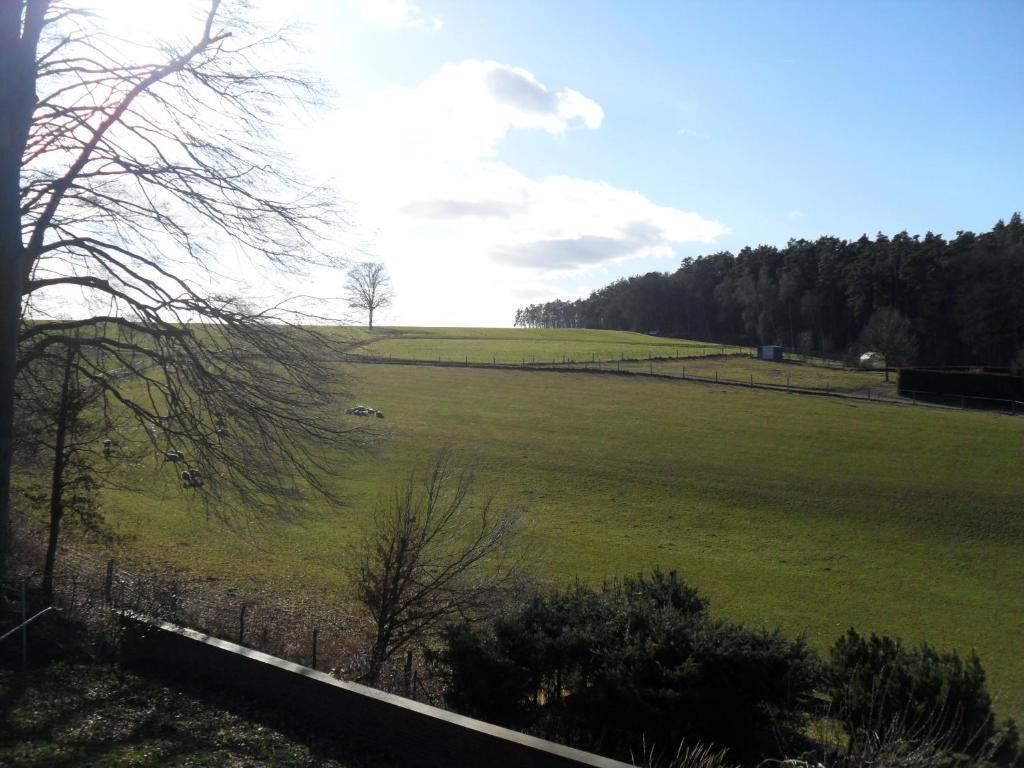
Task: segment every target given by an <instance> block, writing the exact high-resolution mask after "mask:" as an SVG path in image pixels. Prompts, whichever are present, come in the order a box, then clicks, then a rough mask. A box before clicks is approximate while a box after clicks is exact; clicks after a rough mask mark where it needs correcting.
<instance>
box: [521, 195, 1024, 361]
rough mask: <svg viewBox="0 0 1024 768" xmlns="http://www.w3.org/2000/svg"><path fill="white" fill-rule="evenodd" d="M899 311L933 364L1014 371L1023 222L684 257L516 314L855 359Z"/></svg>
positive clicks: (1023, 305) (1022, 352)
mask: <svg viewBox="0 0 1024 768" xmlns="http://www.w3.org/2000/svg"><path fill="white" fill-rule="evenodd" d="M879 312H883V313H888V314H890V315H895V314H897V313H898V315H899V316H901V317H902V318H905V319H906V321H907V322H908V324H909V327H910V329H911V333H912V336H913V339H912V340H913V342H914V344H913V347H914V348H915V350H916V351H915V355H914V358H915V359H910V360H906V361H905V362H906V363H917V364H927V365H959V364H987V365H1011V364H1014V362H1015V360H1016V361H1017V362H1020V359H1021V358H1022V357H1024V224H1022V222H1021V215H1020V213H1019V212H1018V213H1014V214H1013V216H1011V217H1010V219H1009V221H1008V222H1003V221H1002V220H1000V221H999V222H997V223H996V225H995V226H994V227H993V228H992V229H991V231H988V232H983V233H981V234H975V233H973V232H957V234H956V237H955V238H953V239H952V240H946V239H945V238H944V237H943V236H942V235H936V234H933V233H932V232H928V233H927V234H926V235H924V237H921V236H920V235H909V234H908V233H907V232H906V231H903V232H900V233H899V234H897V235H894V236H893V237H891V238H890V237H887V236H886V235H884V234H882V233H881V232H880V233H878V234H877V235H876V236H875V237H874V238H873V239H872V238H869V237H867V235H863V236H861V237H860V238H859V239H857V240H852V241H847V240H842V239H840V238H837V237H820V238H818V239H817V240H804V239H793V240H790V241H789V242H788V243H787V244H786V246H785V247H783V248H778V247H776V246H771V245H760V246H757V247H753V248H752V247H746V248H743V249H742V250H741V251H740V252H739V253H738V254H733V253H730V252H728V251H720V252H717V253H713V254H710V255H705V256H699V257H697V258H695V259H694V258H687V259H684V260H683V262H682V264H681V266H680V267H679V268H678V269H677V270H676V271H675V272H649V273H647V274H645V275H635V276H633V277H629V278H622V279H619V280H616V281H615V282H613V283H611V284H610V285H606V286H604V287H603V288H599V289H597V290H595V291H593V292H592V293H591V294H590V296H589V297H587V298H585V299H578V300H576V301H564V300H555V301H551V302H547V303H542V304H532V305H530V306H527V307H524V308H521V309H519V310H517V311H516V318H515V324H516V326H520V327H528V328H601V329H608V330H623V331H637V332H641V333H657V334H659V335H665V336H676V337H680V338H688V339H698V340H708V341H716V342H722V343H728V344H739V345H755V344H779V345H782V346H785V347H788V348H791V349H795V350H798V351H801V352H818V353H824V354H836V355H838V354H842V355H848V354H851V353H855V352H857V351H859V350H862V349H864V348H865V330H866V329H867V328H868V326H869V322H870V321H871V318H872V316H873V315H875V314H876V313H879Z"/></svg>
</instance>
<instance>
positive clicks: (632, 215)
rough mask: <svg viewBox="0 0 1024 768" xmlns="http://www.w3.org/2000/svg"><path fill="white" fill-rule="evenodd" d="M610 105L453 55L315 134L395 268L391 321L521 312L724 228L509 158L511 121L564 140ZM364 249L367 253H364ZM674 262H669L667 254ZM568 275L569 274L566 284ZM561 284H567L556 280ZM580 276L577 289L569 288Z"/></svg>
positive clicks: (463, 319)
mask: <svg viewBox="0 0 1024 768" xmlns="http://www.w3.org/2000/svg"><path fill="white" fill-rule="evenodd" d="M603 119H604V110H603V109H602V108H601V105H600V104H598V103H597V102H596V101H594V100H592V99H590V98H588V97H587V96H585V95H583V94H582V93H580V92H579V91H576V90H573V89H570V88H563V89H553V88H549V87H548V86H546V85H544V84H543V83H541V82H540V81H539V80H538V79H537V78H536V77H535V76H534V75H533V74H532V73H531V72H528V71H527V70H524V69H520V68H516V67H509V66H505V65H502V64H499V63H497V62H494V61H475V60H471V61H464V62H461V63H458V64H448V65H445V66H444V67H442V68H441V69H440V70H438V71H437V72H435V73H434V74H433V75H431V76H430V77H428V78H427V79H426V80H424V81H423V82H422V83H420V84H419V85H418V86H416V87H415V88H410V89H392V90H389V91H387V92H384V93H381V94H378V95H377V96H376V97H375V98H373V99H371V100H370V101H369V102H366V103H362V104H359V105H358V106H356V107H355V108H353V109H351V110H348V111H346V112H345V113H344V114H339V115H338V116H337V118H336V119H335V120H334V121H332V124H331V125H330V126H326V130H327V131H328V132H329V138H328V137H327V136H325V137H323V138H322V139H321V140H319V141H317V140H308V137H307V145H308V146H310V147H311V148H313V147H315V148H316V149H317V151H318V152H319V154H318V155H317V156H316V159H315V162H316V163H317V164H318V165H320V166H323V164H324V157H323V154H322V153H323V147H327V146H330V147H335V148H337V149H336V154H335V156H334V157H333V158H332V160H333V162H332V166H333V171H334V172H335V174H336V176H337V178H338V184H339V186H340V187H341V189H343V190H344V192H345V194H346V196H347V197H348V198H349V199H351V200H352V201H353V209H354V210H353V211H352V212H353V215H354V218H355V219H356V221H357V222H358V223H359V224H360V226H361V227H362V229H363V231H364V232H371V233H373V236H372V244H371V246H370V250H371V252H372V254H373V255H374V257H375V258H378V259H379V260H381V261H384V262H385V263H387V264H388V265H389V268H390V269H391V272H392V275H393V278H394V283H395V287H396V292H397V301H396V304H395V307H394V310H393V314H392V318H391V321H392V322H401V323H414V324H431V325H446V324H456V325H460V324H461V325H474V324H479V325H486V324H498V325H508V324H510V322H511V320H512V317H513V315H514V312H515V308H516V307H517V306H520V305H522V304H523V303H524V301H523V299H524V297H526V296H529V297H530V301H542V300H547V299H551V298H556V297H558V296H563V297H564V296H566V295H567V294H569V293H570V292H575V293H578V292H579V287H578V286H579V285H580V284H581V283H583V282H586V281H587V276H588V275H589V281H592V284H594V285H595V287H596V286H597V285H598V284H602V283H603V282H604V281H605V280H604V279H598V278H599V277H601V278H604V277H605V276H604V275H603V274H602V271H603V270H604V269H605V268H606V267H608V266H609V265H615V264H618V263H621V262H625V261H628V260H631V259H639V258H650V257H664V258H671V259H673V261H674V259H675V255H676V254H675V246H676V245H677V244H679V243H683V242H687V241H700V242H710V241H711V240H713V239H714V238H715V237H716V236H718V235H719V234H722V233H723V232H724V231H725V229H724V228H723V227H722V226H721V225H720V224H718V223H717V222H714V221H709V220H707V219H705V218H703V217H702V216H700V215H699V214H697V213H691V212H685V211H680V210H677V209H674V208H670V207H667V206H661V205H657V204H655V203H653V202H652V201H651V200H649V199H648V198H647V197H646V196H645V195H643V194H641V193H640V192H637V191H632V190H626V189H621V188H618V187H615V186H613V185H611V184H609V183H607V182H604V181H594V180H586V179H580V178H573V177H567V176H560V175H551V176H543V177H540V178H531V177H528V176H526V175H525V174H523V173H521V172H520V171H518V170H517V169H515V168H513V167H512V166H511V165H509V164H508V163H506V162H503V161H502V159H501V158H500V151H499V150H500V145H501V141H502V139H503V138H504V137H505V136H507V135H508V133H509V132H511V131H513V130H539V131H543V132H546V133H548V134H550V135H552V137H554V139H553V140H555V141H570V140H571V136H572V133H573V131H577V130H594V129H597V128H599V127H600V125H601V122H602V121H603ZM360 258H362V257H360ZM666 266H670V265H666ZM567 280H571V283H570V282H566V281H567ZM559 282H561V285H559ZM570 285H571V286H572V288H571V290H569V289H568V287H569V286H570Z"/></svg>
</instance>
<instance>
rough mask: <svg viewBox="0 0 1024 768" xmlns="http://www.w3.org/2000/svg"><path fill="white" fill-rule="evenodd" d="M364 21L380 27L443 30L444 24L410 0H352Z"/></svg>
mask: <svg viewBox="0 0 1024 768" xmlns="http://www.w3.org/2000/svg"><path fill="white" fill-rule="evenodd" d="M352 2H353V3H354V4H355V6H356V8H358V9H359V13H360V14H361V15H362V17H363V20H364V21H366V22H367V23H368V24H373V25H375V26H378V27H392V28H400V27H412V28H415V27H432V28H433V29H441V27H442V26H444V22H442V21H441V19H439V18H437V17H436V16H433V17H432V16H428V15H427V14H425V13H424V12H423V9H422V8H420V7H419V6H418V5H416V3H410V2H408V0H352Z"/></svg>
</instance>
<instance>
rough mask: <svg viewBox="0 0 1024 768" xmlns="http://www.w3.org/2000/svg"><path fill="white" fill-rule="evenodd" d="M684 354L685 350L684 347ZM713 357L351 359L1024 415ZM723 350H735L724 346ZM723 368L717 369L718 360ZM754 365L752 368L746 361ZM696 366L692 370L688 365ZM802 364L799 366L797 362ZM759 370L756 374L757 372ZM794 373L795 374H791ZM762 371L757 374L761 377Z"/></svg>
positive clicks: (1003, 404)
mask: <svg viewBox="0 0 1024 768" xmlns="http://www.w3.org/2000/svg"><path fill="white" fill-rule="evenodd" d="M681 349H682V348H681ZM702 349H708V350H711V351H710V352H708V353H706V354H705V353H697V354H693V355H685V354H681V355H679V356H678V357H676V356H668V357H666V356H661V357H657V356H654V355H653V354H651V355H648V356H647V357H626V356H625V355H624V354H623V355H621V356H620V357H619V358H617V359H607V358H605V359H599V358H597V356H596V354H595V355H594V357H593V359H591V360H582V361H580V360H575V359H571V358H568V357H563V358H562V359H561V360H559V359H557V358H555V359H551V360H548V359H542V358H539V357H537V356H532V357H530V358H522V359H521V360H520V361H519V362H518V363H513V362H502V361H499V360H497V359H496V358H495V359H494V360H493V361H492V362H490V363H488V362H480V361H478V360H474V359H473V358H470V357H469V356H463V359H462V360H453V359H442V358H438V359H436V360H431V359H412V358H402V357H391V356H383V355H381V356H375V355H348V356H347V357H346V360H348V361H349V362H355V363H370V364H384V365H412V366H429V367H447V368H452V367H458V368H485V369H487V368H494V369H505V370H510V369H521V370H532V371H554V372H585V373H601V374H609V373H610V374H620V375H623V376H648V377H653V378H660V379H676V380H680V381H692V382H699V383H704V384H724V385H729V386H742V387H750V388H753V389H764V390H772V391H776V392H791V393H795V394H810V395H828V396H832V397H839V398H849V399H854V400H868V401H877V402H885V403H892V404H897V405H922V406H934V407H941V408H960V409H963V410H980V411H988V412H996V413H1005V414H1008V415H1014V416H1015V415H1017V414H1020V413H1024V402H1021V401H1017V400H1005V399H999V398H990V397H977V396H971V395H949V394H942V393H937V392H924V391H912V390H906V389H902V390H899V391H897V382H896V378H895V376H893V377H892V380H891V381H890V380H886V381H878V380H877V379H878V376H879V374H880V372H879V371H877V370H870V369H868V370H864V369H861V368H859V367H858V366H857V365H855V364H853V363H851V362H850V360H847V359H844V358H842V357H838V356H835V357H820V356H818V355H801V354H790V355H789V357H788V358H787V360H788V362H781V361H760V360H757V361H756V362H753V361H755V360H756V358H755V355H754V353H753V351H752V350H749V351H734V352H730V351H726V352H724V353H723V352H721V351H720V350H719V348H702ZM723 349H726V350H728V349H735V348H729V347H724V348H723ZM716 360H717V361H721V365H718V366H716V365H714V362H715V361H716ZM746 360H750V361H752V362H751V363H750V364H747V363H745V362H744V361H746ZM688 361H694V362H695V363H696V364H695V365H694V366H693V367H691V368H687V362H688ZM797 361H799V362H797ZM762 362H764V363H768V364H769V365H771V364H773V363H774V367H772V368H766V369H765V370H764V371H757V366H758V365H760V363H762ZM751 366H753V370H752V369H751ZM786 368H790V370H785V369H786ZM755 371H757V372H755Z"/></svg>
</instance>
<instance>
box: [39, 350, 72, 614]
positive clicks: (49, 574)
mask: <svg viewBox="0 0 1024 768" xmlns="http://www.w3.org/2000/svg"><path fill="white" fill-rule="evenodd" d="M76 354H77V350H75V349H74V348H73V347H68V350H67V353H66V355H65V357H64V379H63V381H62V382H61V386H60V402H59V403H58V404H57V408H58V410H57V435H56V438H55V439H54V443H53V470H52V471H51V473H50V539H49V541H47V542H46V562H45V563H44V565H43V599H44V600H45V601H46V602H47V603H52V602H53V569H54V566H55V565H56V562H57V539H58V537H59V536H60V521H61V518H62V517H63V516H64V470H65V469H67V465H68V455H67V435H68V422H69V421H70V420H71V419H72V418H73V417H74V413H73V412H72V411H73V406H72V403H71V378H72V376H74V365H75V355H76Z"/></svg>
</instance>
